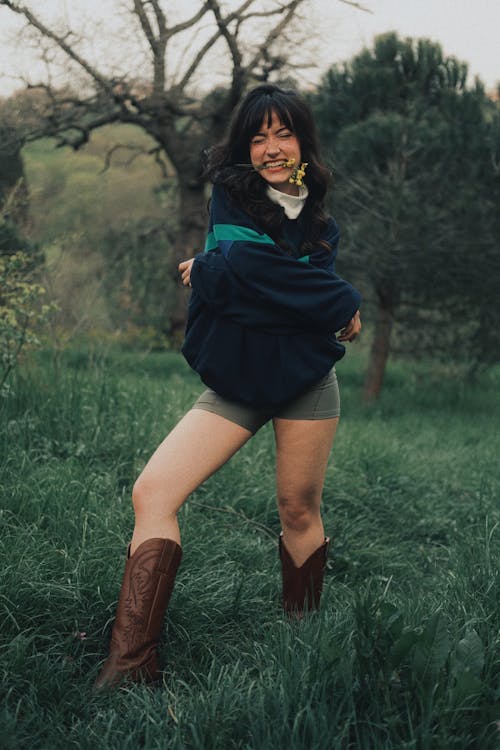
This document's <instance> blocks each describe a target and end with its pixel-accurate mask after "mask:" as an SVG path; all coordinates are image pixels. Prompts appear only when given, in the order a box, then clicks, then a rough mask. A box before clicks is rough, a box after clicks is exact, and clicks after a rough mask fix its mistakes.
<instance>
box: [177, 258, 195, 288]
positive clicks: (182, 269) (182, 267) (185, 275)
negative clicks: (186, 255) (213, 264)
mask: <svg viewBox="0 0 500 750" xmlns="http://www.w3.org/2000/svg"><path fill="white" fill-rule="evenodd" d="M193 263H194V258H190V259H189V260H183V261H182V263H179V273H180V274H181V276H182V283H183V284H184V286H191V267H192V265H193Z"/></svg>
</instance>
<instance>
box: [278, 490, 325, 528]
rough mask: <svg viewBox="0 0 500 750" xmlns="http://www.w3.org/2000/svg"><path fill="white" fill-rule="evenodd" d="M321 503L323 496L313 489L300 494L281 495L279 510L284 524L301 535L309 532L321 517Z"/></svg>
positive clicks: (279, 497)
mask: <svg viewBox="0 0 500 750" xmlns="http://www.w3.org/2000/svg"><path fill="white" fill-rule="evenodd" d="M320 503H321V494H318V492H317V491H316V490H315V489H312V488H310V489H307V490H303V491H302V492H300V493H286V494H281V495H279V496H278V508H279V515H280V519H281V522H282V524H283V525H284V526H286V527H287V528H289V529H291V530H293V531H297V532H299V533H300V532H305V531H307V530H308V529H309V528H310V527H311V526H312V525H313V524H314V523H315V521H316V519H317V518H318V516H319V515H320Z"/></svg>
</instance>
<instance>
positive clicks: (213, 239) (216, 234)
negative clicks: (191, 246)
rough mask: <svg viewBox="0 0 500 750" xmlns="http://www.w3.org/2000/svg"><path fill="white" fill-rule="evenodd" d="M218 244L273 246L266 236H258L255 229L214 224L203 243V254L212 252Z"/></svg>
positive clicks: (235, 225)
mask: <svg viewBox="0 0 500 750" xmlns="http://www.w3.org/2000/svg"><path fill="white" fill-rule="evenodd" d="M219 242H257V243H260V244H262V245H274V242H273V240H272V239H271V238H270V237H269V236H268V235H267V234H260V233H259V232H256V231H255V229H250V227H242V226H238V225H237V224H214V228H213V230H212V231H211V232H209V234H208V236H207V240H206V242H205V252H208V251H209V250H214V249H215V248H216V247H217V244H218V243H219Z"/></svg>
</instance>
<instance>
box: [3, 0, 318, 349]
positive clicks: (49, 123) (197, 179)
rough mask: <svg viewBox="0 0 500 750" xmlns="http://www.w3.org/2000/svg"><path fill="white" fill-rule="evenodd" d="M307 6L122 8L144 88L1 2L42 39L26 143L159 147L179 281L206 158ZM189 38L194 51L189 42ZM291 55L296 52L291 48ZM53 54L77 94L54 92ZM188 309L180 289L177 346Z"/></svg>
mask: <svg viewBox="0 0 500 750" xmlns="http://www.w3.org/2000/svg"><path fill="white" fill-rule="evenodd" d="M305 1H306V0H259V1H258V2H256V0H241V1H240V2H239V4H238V6H237V7H235V9H234V10H231V11H229V10H227V8H226V4H223V3H222V2H219V0H205V1H204V2H202V1H201V0H200V3H199V9H198V10H197V11H196V12H195V13H194V14H193V15H192V16H191V17H189V18H187V19H185V20H182V21H177V22H173V21H172V22H171V21H170V11H169V9H168V3H166V2H162V1H161V0H127V4H129V7H128V12H129V13H130V14H131V15H132V20H133V25H132V26H129V27H128V31H127V33H128V34H129V35H130V36H129V37H127V41H129V39H130V40H132V39H135V40H139V41H140V42H142V43H143V47H144V48H145V50H146V52H147V59H148V65H149V71H148V74H147V80H146V82H144V80H143V79H142V80H141V78H139V76H137V74H136V75H135V76H132V75H130V74H129V73H127V72H120V73H119V74H115V73H109V72H108V70H107V69H106V68H105V67H104V65H105V62H104V60H102V62H99V63H95V62H93V59H92V56H91V55H90V53H88V52H86V51H85V50H86V47H85V44H82V39H80V38H79V37H78V36H77V34H76V33H75V32H74V31H73V30H71V29H68V28H66V29H64V30H63V31H61V30H59V27H58V26H57V27H56V25H55V24H52V25H50V26H49V25H48V24H47V22H45V21H44V20H42V16H41V15H40V14H37V13H36V12H35V11H33V10H32V9H31V8H30V7H29V6H28V5H27V4H24V3H22V2H17V1H16V0H0V9H1V8H2V7H3V8H4V9H8V10H9V11H11V12H12V13H14V14H18V15H19V16H21V17H24V19H25V21H26V25H27V27H28V29H29V30H31V31H32V32H33V33H34V34H35V37H36V38H38V42H39V45H40V55H44V56H45V63H46V69H47V77H46V78H45V79H44V81H43V82H42V83H33V82H30V83H29V87H30V88H37V89H40V90H43V92H44V94H45V110H44V112H43V113H42V116H41V120H40V119H39V120H38V122H39V125H38V126H37V127H35V128H33V129H31V130H30V132H28V133H26V135H25V137H26V139H27V140H33V139H35V138H38V137H40V136H42V135H43V136H47V135H48V136H51V137H54V138H55V139H56V140H57V143H58V145H61V146H71V147H72V148H74V149H78V148H79V147H81V146H82V145H83V144H85V143H86V142H87V141H88V140H89V137H90V134H91V133H92V131H94V130H95V129H97V128H100V127H102V126H103V125H106V124H109V123H129V124H133V125H137V126H139V127H140V128H142V129H143V130H144V131H146V132H147V133H148V134H149V135H150V136H152V138H153V139H154V141H155V147H154V148H153V149H152V150H151V152H150V153H151V154H152V155H153V156H154V157H155V158H156V159H157V161H158V162H159V163H160V164H164V165H165V163H167V164H168V166H169V167H170V169H171V171H172V170H173V171H174V173H175V175H176V178H177V182H178V193H179V213H178V230H177V232H176V239H175V243H174V253H173V258H172V263H173V272H175V269H176V268H177V263H178V262H179V261H180V260H182V259H184V258H186V257H189V256H190V255H191V254H193V253H194V252H198V251H199V249H200V247H201V243H202V241H203V233H204V230H205V224H206V216H205V213H206V212H205V196H204V181H203V178H202V169H201V154H202V150H203V148H205V147H206V146H207V145H209V144H210V143H213V142H214V141H216V140H218V139H220V138H221V137H222V135H223V131H224V128H225V125H226V123H227V119H228V117H229V115H230V113H231V111H232V109H233V108H234V106H235V105H236V104H237V102H238V100H239V99H240V97H241V96H242V94H243V93H244V91H245V89H246V88H247V87H248V85H249V83H251V82H257V81H264V80H267V79H268V78H269V76H271V74H272V73H273V72H275V71H279V70H282V69H283V68H284V66H285V65H286V64H287V61H286V56H285V54H284V52H283V50H284V48H285V47H286V42H285V44H284V43H283V41H284V35H285V33H286V31H287V30H288V31H290V30H291V29H292V28H293V22H294V21H297V17H298V16H297V13H298V10H299V6H301V5H303V4H304V2H305ZM33 5H34V4H33ZM256 28H257V29H260V30H261V33H260V35H257V34H256V33H255V30H256ZM100 33H101V34H102V35H104V34H105V33H106V32H105V31H102V32H100ZM189 33H191V44H190V43H189V40H187V37H186V34H189ZM200 38H201V42H200ZM252 39H253V40H254V41H250V40H252ZM255 40H256V41H255ZM180 41H181V43H183V44H184V45H185V49H184V52H183V54H182V65H178V69H177V70H175V69H173V66H171V65H170V62H169V57H168V54H167V53H168V52H169V50H170V49H171V47H172V46H175V45H176V44H177V47H178V46H179V42H180ZM224 46H225V50H224ZM290 46H291V48H292V49H293V47H294V45H290ZM214 50H217V52H218V54H219V56H220V57H221V58H224V60H225V67H226V71H227V72H226V80H225V81H224V82H221V85H220V86H219V87H216V88H215V89H214V90H212V91H211V92H210V94H205V95H201V96H200V94H199V93H197V85H198V81H199V74H200V70H201V69H202V68H203V67H204V66H206V65H207V61H208V60H209V59H213V58H210V54H209V53H211V52H212V53H213V51H214ZM56 54H59V55H62V57H63V58H64V59H65V60H66V62H67V65H68V66H69V67H71V68H72V69H73V70H75V71H80V73H81V74H82V85H81V86H80V87H79V90H78V92H77V93H75V91H74V90H73V89H74V86H73V87H72V88H68V87H65V88H62V89H61V87H60V86H55V85H54V84H53V83H52V82H51V80H52V79H51V69H52V68H53V63H54V55H56ZM128 64H129V65H130V61H129V63H128ZM40 114H41V113H40V112H38V117H39V118H40ZM185 305H186V295H185V293H184V290H183V289H182V287H180V286H178V293H177V299H176V301H175V304H174V305H173V314H172V321H171V334H172V336H173V338H174V339H177V340H179V338H180V335H181V333H182V330H183V327H184V321H185Z"/></svg>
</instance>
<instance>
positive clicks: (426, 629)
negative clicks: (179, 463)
mask: <svg viewBox="0 0 500 750" xmlns="http://www.w3.org/2000/svg"><path fill="white" fill-rule="evenodd" d="M353 354H354V356H353ZM361 369H362V363H361V361H360V357H359V356H356V355H355V353H354V350H353V352H352V353H351V354H350V356H349V357H348V358H347V359H346V361H345V362H342V363H341V364H340V365H339V367H338V373H339V379H340V383H341V392H342V407H343V418H342V420H341V423H340V426H339V430H338V434H337V439H336V444H335V446H334V451H333V454H332V460H331V463H330V466H329V469H328V475H327V481H326V486H325V492H324V520H325V526H326V529H327V531H328V533H330V534H331V536H332V537H333V550H332V554H331V557H330V562H329V568H328V571H327V577H326V585H325V592H324V598H323V607H322V611H321V613H320V614H319V615H318V616H316V617H312V618H310V619H308V620H304V621H302V622H300V623H290V622H288V621H286V619H285V618H284V617H283V615H282V613H281V611H280V607H279V597H280V576H279V565H278V559H277V551H276V537H277V534H278V532H279V524H278V518H277V513H276V509H275V497H274V467H273V460H274V446H273V436H272V429H271V428H270V426H267V427H266V428H264V429H263V430H262V431H261V432H260V433H259V434H258V435H257V436H256V437H255V438H254V439H253V440H252V441H250V442H249V443H248V444H247V445H246V446H245V447H244V448H243V449H242V450H241V451H240V453H239V454H238V455H237V456H235V457H234V458H233V459H232V461H231V462H230V463H229V464H227V465H226V466H225V467H224V468H223V469H222V470H221V471H220V472H219V473H218V474H216V475H215V476H214V477H212V478H211V479H210V480H209V481H208V482H207V483H206V484H205V485H204V486H203V487H201V488H200V489H199V490H198V491H197V492H196V493H195V494H194V495H193V497H192V498H190V499H189V500H188V502H187V503H186V504H185V506H184V507H183V509H182V511H181V517H180V523H181V529H182V533H183V546H184V558H183V562H182V566H181V569H180V572H179V576H178V579H177V583H176V587H175V590H174V595H173V597H172V602H171V606H170V609H169V613H168V616H167V620H166V624H165V632H164V639H163V641H162V647H161V650H162V658H163V660H164V663H165V665H166V671H165V676H164V682H163V685H162V686H161V687H159V688H157V689H151V688H146V687H131V688H129V689H122V690H119V691H118V692H116V693H114V694H111V695H98V696H96V695H94V694H93V693H92V691H91V687H92V683H93V680H94V679H95V677H96V675H97V672H98V669H99V663H100V662H101V660H102V659H103V658H104V656H105V653H106V648H107V641H108V638H109V629H110V623H111V621H112V618H113V614H114V608H115V604H116V599H117V595H118V587H119V582H120V578H121V573H122V569H123V563H124V554H125V548H126V544H127V542H128V540H129V537H130V533H131V529H132V525H133V513H132V509H131V505H130V500H129V496H130V489H131V486H132V483H133V481H134V478H135V477H136V475H137V473H138V472H139V471H140V469H141V467H142V466H143V464H144V462H145V461H146V460H147V458H148V457H149V455H150V453H151V452H152V451H153V449H154V448H155V447H156V445H157V443H158V442H159V441H160V440H161V438H162V437H163V436H164V434H165V433H166V432H167V431H168V430H169V429H171V428H172V427H173V425H174V424H175V423H176V421H177V420H178V419H179V418H180V416H181V415H182V414H183V413H184V411H185V410H186V409H187V408H189V406H190V404H191V403H192V401H193V400H194V398H195V396H196V395H197V393H198V392H199V390H200V386H199V383H198V380H197V378H196V377H195V376H194V375H193V374H192V373H191V372H190V371H189V370H188V368H187V367H186V365H185V364H184V362H183V360H182V359H181V358H180V357H179V356H178V355H177V354H173V353H166V354H154V355H148V356H139V355H133V354H130V353H129V354H126V353H119V352H110V353H108V354H106V355H96V354H95V353H94V355H93V356H90V353H88V352H85V351H72V352H67V353H66V355H65V357H64V359H63V366H62V367H60V368H58V369H54V366H53V361H52V359H51V356H50V353H49V352H47V353H44V354H41V355H39V356H38V357H37V359H36V360H35V361H33V362H32V363H31V364H30V365H29V366H28V365H27V364H26V365H25V367H24V370H23V372H22V375H20V376H19V377H18V378H17V379H16V380H15V381H14V382H12V391H11V393H10V395H9V396H7V397H5V398H3V399H2V400H1V402H0V412H1V414H0V424H1V432H0V455H1V480H0V485H1V488H2V489H1V492H2V501H1V513H0V523H1V534H0V549H1V561H2V564H1V566H0V597H1V598H0V602H1V605H0V612H1V617H2V626H1V630H0V633H1V635H0V638H1V654H0V665H1V667H0V668H1V674H2V701H1V708H0V717H1V718H0V737H1V742H0V744H1V746H2V748H6V750H7V749H8V750H10V749H14V748H28V747H29V748H30V749H31V748H44V749H47V750H49V748H51V749H52V748H61V749H63V748H64V750H66V749H67V748H82V749H85V748H89V749H90V748H99V749H101V748H103V749H104V750H108V749H109V750H110V749H111V748H116V749H117V750H118V748H119V749H120V750H123V749H125V748H131V749H132V748H134V749H135V748H176V749H177V748H179V749H181V748H190V749H191V748H193V749H195V748H196V749H197V750H198V749H199V750H207V749H211V748H214V749H215V748H217V750H219V748H245V749H249V748H258V749H259V750H261V748H266V749H267V748H287V750H299V748H300V749H302V748H307V749H308V750H309V748H313V749H315V750H320V749H323V748H327V749H330V748H342V749H344V748H356V749H358V748H366V749H367V750H372V749H373V748H375V749H377V748H384V749H385V748H397V749H398V750H399V749H400V748H415V750H417V749H420V748H436V750H441V749H442V748H446V749H447V748H481V749H483V748H486V749H487V748H495V747H498V746H499V738H500V732H499V729H498V726H499V725H498V723H497V722H499V721H500V669H499V666H500V648H499V633H500V606H499V605H500V575H499V572H498V560H499V556H500V527H499V522H500V506H499V503H498V499H499V483H500V482H499V471H498V454H499V450H498V449H499V438H498V407H496V404H498V388H499V385H500V382H499V381H500V373H499V372H498V370H497V371H492V372H490V373H489V374H487V375H485V376H484V378H483V380H482V381H481V382H480V383H479V384H478V385H477V386H476V387H474V388H472V387H468V386H465V385H464V384H463V383H461V382H458V381H457V379H456V378H454V377H453V375H452V374H446V373H444V374H436V373H432V372H429V373H428V372H426V371H425V369H424V368H423V367H421V366H420V367H419V368H416V367H415V366H414V365H412V366H410V365H403V364H397V363H396V364H393V365H391V367H390V369H389V372H388V376H387V383H386V388H385V391H384V393H383V396H382V398H381V400H380V402H379V403H378V404H376V405H375V406H371V407H369V406H366V405H365V404H363V403H362V402H361V400H360V396H359V393H360V383H361ZM495 408H496V413H495ZM82 633H85V636H83V635H81V634H82Z"/></svg>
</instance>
